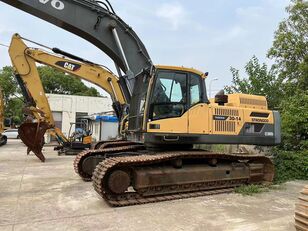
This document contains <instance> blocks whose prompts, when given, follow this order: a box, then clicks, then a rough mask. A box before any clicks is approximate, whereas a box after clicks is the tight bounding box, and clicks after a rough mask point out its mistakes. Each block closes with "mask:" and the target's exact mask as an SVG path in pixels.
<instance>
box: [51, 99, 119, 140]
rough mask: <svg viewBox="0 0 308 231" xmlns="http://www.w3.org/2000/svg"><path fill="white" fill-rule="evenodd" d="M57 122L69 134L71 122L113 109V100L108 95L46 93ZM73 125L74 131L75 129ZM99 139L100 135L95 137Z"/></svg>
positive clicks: (66, 134) (65, 133) (64, 132)
mask: <svg viewBox="0 0 308 231" xmlns="http://www.w3.org/2000/svg"><path fill="white" fill-rule="evenodd" d="M46 96H47V98H48V102H49V104H50V107H51V111H52V113H53V116H54V120H55V124H56V126H57V127H58V128H60V129H61V130H62V132H63V134H64V135H65V136H68V135H69V130H70V127H71V123H76V122H79V121H78V120H80V118H81V117H84V116H87V115H93V114H99V113H103V112H107V111H112V110H113V109H112V101H111V99H110V98H107V97H89V96H75V95H58V94H46ZM74 129H75V128H74V127H72V131H71V132H73V131H74ZM94 138H96V139H97V140H98V139H99V137H94Z"/></svg>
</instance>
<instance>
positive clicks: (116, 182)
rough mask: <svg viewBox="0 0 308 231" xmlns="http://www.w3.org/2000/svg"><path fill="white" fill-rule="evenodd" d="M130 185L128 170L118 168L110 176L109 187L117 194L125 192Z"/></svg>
mask: <svg viewBox="0 0 308 231" xmlns="http://www.w3.org/2000/svg"><path fill="white" fill-rule="evenodd" d="M129 186H130V176H129V174H128V173H127V172H125V171H122V170H116V171H114V172H112V173H111V174H110V176H109V177H108V187H109V189H110V190H111V191H112V192H113V193H115V194H122V193H125V192H126V190H127V189H128V187H129Z"/></svg>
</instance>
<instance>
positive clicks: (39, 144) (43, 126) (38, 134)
mask: <svg viewBox="0 0 308 231" xmlns="http://www.w3.org/2000/svg"><path fill="white" fill-rule="evenodd" d="M48 128H49V125H48V123H46V122H41V123H23V124H22V125H21V126H20V127H19V129H18V134H19V137H20V139H21V140H22V142H23V143H24V144H25V145H26V146H27V147H28V151H27V154H29V152H30V151H32V152H33V153H34V154H35V155H36V156H37V157H38V158H39V159H40V160H41V161H42V162H44V161H45V157H44V155H43V153H42V148H43V146H44V134H45V132H46V130H47V129H48Z"/></svg>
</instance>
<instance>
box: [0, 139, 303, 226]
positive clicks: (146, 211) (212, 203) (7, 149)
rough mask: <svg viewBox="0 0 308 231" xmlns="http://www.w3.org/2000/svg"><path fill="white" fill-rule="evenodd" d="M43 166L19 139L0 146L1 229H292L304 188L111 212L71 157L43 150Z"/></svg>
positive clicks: (286, 186)
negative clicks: (44, 159)
mask: <svg viewBox="0 0 308 231" xmlns="http://www.w3.org/2000/svg"><path fill="white" fill-rule="evenodd" d="M44 153H45V156H46V158H47V160H46V162H45V163H41V162H39V161H38V159H37V158H36V157H35V156H34V155H29V156H27V155H26V147H25V146H24V145H23V144H22V143H21V142H20V141H19V140H9V142H8V144H7V145H5V146H2V147H0V230H3V231H6V230H23V231H24V230H52V231H54V230H110V231H111V230H123V231H124V230H125V231H126V230H128V231H129V230H137V231H138V230H147V231H150V230H168V231H169V230H185V231H186V230H195V231H207V230H209V231H211V230H215V231H216V230H232V231H234V230H243V231H250V230H251V231H252V230H277V231H278V230H279V231H283V230H287V231H289V230H295V229H294V227H293V222H294V221H293V220H294V218H293V216H294V204H295V201H296V198H297V196H298V193H299V191H300V190H301V189H302V188H303V187H304V185H305V184H308V182H307V181H306V182H305V181H293V182H288V183H286V184H284V185H283V186H282V187H281V189H279V190H272V191H269V192H265V193H260V194H257V195H255V196H242V195H239V194H235V193H232V194H220V195H215V196H207V197H198V198H192V199H185V200H177V201H168V202H162V203H156V204H146V205H139V206H131V207H123V208H112V207H109V206H108V205H107V204H106V203H105V202H104V201H103V200H102V199H100V198H99V197H98V196H97V194H96V193H95V192H94V190H93V189H92V184H91V183H90V182H88V183H85V182H83V181H82V180H81V179H80V178H79V177H78V176H77V175H76V174H75V173H74V170H73V159H74V157H73V156H57V153H56V152H54V151H53V149H52V147H46V148H45V149H44Z"/></svg>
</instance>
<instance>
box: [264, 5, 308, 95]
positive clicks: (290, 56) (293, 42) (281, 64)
mask: <svg viewBox="0 0 308 231" xmlns="http://www.w3.org/2000/svg"><path fill="white" fill-rule="evenodd" d="M287 12H288V13H289V17H288V18H287V19H286V20H284V21H282V22H281V23H280V24H279V27H278V30H277V31H276V32H275V38H274V42H273V46H272V47H271V48H270V50H269V52H268V57H269V58H271V59H273V60H274V61H275V64H274V66H273V67H274V68H275V69H276V70H277V71H278V73H279V78H280V79H281V81H283V82H284V88H285V89H284V90H285V91H286V93H287V94H288V95H289V94H293V93H294V91H298V90H300V91H307V90H308V4H307V1H299V0H297V1H292V4H291V5H290V6H289V7H287Z"/></svg>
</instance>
